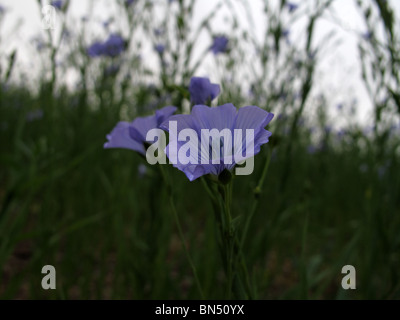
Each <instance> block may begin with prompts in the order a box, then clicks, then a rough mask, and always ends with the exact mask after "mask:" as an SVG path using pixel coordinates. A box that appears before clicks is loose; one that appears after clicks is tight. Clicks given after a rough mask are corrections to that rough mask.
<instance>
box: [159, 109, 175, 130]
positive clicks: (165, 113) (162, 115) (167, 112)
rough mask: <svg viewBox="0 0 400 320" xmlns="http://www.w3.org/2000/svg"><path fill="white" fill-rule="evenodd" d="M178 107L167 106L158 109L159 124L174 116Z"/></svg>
mask: <svg viewBox="0 0 400 320" xmlns="http://www.w3.org/2000/svg"><path fill="white" fill-rule="evenodd" d="M177 109H178V108H177V107H174V106H167V107H164V108H162V109H160V110H157V111H156V118H157V124H158V125H160V124H161V123H163V122H164V121H165V120H167V119H168V118H169V117H170V116H172V115H173V114H174V113H175V112H176V110H177Z"/></svg>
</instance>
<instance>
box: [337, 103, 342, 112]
mask: <svg viewBox="0 0 400 320" xmlns="http://www.w3.org/2000/svg"><path fill="white" fill-rule="evenodd" d="M336 109H338V111H342V110H343V103H339V104H338V105H336Z"/></svg>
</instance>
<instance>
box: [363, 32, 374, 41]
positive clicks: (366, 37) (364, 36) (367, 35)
mask: <svg viewBox="0 0 400 320" xmlns="http://www.w3.org/2000/svg"><path fill="white" fill-rule="evenodd" d="M362 37H363V38H364V40H371V38H372V31H367V32H365V33H363V35H362Z"/></svg>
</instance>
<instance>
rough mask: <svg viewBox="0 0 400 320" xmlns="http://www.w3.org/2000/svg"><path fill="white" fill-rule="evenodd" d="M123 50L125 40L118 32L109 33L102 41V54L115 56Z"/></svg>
mask: <svg viewBox="0 0 400 320" xmlns="http://www.w3.org/2000/svg"><path fill="white" fill-rule="evenodd" d="M124 50H125V40H124V39H123V38H122V37H121V36H120V35H118V34H111V35H110V36H109V37H108V39H107V40H106V41H105V42H104V53H103V54H104V55H106V56H109V57H116V56H118V55H120V54H121V53H122V52H123V51H124Z"/></svg>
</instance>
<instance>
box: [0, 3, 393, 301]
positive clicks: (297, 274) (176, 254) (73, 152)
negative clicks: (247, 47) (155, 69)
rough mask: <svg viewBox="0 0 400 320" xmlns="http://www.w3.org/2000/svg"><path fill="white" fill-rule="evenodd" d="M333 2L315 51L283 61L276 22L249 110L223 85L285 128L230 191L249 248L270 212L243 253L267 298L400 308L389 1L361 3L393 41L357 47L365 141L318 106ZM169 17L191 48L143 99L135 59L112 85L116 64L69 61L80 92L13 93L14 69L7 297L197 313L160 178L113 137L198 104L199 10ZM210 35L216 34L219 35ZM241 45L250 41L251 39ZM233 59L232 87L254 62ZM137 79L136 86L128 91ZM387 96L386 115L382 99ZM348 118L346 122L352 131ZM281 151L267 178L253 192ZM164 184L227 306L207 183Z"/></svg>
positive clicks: (2, 286) (5, 185)
mask: <svg viewBox="0 0 400 320" xmlns="http://www.w3.org/2000/svg"><path fill="white" fill-rule="evenodd" d="M322 2H323V1H320V2H319V3H322ZM330 2H331V1H326V3H324V5H321V4H320V5H318V6H316V7H315V8H314V9H313V11H311V12H308V14H309V16H308V18H307V19H308V20H307V21H308V23H307V27H306V28H305V34H304V38H305V39H306V40H307V39H308V40H309V41H306V43H305V47H304V48H301V49H302V50H303V51H299V49H294V48H293V49H292V48H289V49H286V50H283V49H282V46H284V40H283V39H281V29H282V28H283V26H282V24H281V23H282V22H281V20H279V19H280V18H281V16H279V18H276V19H275V20H273V19H271V24H270V26H269V27H268V30H266V38H265V43H263V44H262V45H261V46H260V48H261V49H263V50H261V52H262V53H261V54H260V56H259V57H258V58H259V61H258V62H257V63H259V64H260V66H262V67H263V68H264V69H262V68H260V70H263V73H262V74H259V75H258V76H257V74H256V73H254V75H253V76H254V77H253V79H255V80H254V86H253V94H252V95H251V96H250V97H249V96H248V95H247V94H246V92H247V91H246V90H243V89H240V87H239V85H238V83H239V84H240V85H245V88H248V87H249V86H250V80H249V81H248V82H245V83H243V79H242V80H240V81H239V80H238V79H237V81H236V80H235V81H233V82H225V81H224V80H221V81H220V84H221V86H222V94H221V96H220V97H219V100H218V102H219V104H223V103H227V102H232V103H234V104H235V105H236V106H243V105H249V104H253V105H258V106H259V107H262V108H265V109H266V110H268V111H271V112H274V113H275V118H274V120H273V121H272V122H271V124H270V125H269V126H268V128H267V129H268V130H269V131H271V132H272V134H273V136H272V138H271V141H270V143H268V144H267V145H265V146H263V148H262V151H261V153H260V154H259V155H258V156H257V157H256V158H255V171H254V173H253V174H252V175H250V176H238V177H235V178H234V187H233V212H232V214H233V216H234V217H239V218H238V219H237V228H238V229H239V233H240V232H241V231H242V230H243V225H244V221H245V219H246V215H247V214H248V213H249V212H250V211H251V208H252V206H253V205H254V203H256V201H258V203H257V210H256V211H255V214H254V217H253V219H252V221H251V224H250V226H249V233H248V237H247V241H246V242H245V244H244V250H243V251H244V253H245V257H246V261H247V266H248V269H249V273H250V278H251V279H250V282H251V284H252V285H253V287H254V291H255V292H256V296H255V298H257V299H265V298H268V299H305V298H308V299H327V298H329V299H336V298H337V299H399V298H400V279H399V277H400V175H399V172H400V161H399V143H400V140H399V132H400V131H399V128H398V127H397V128H396V127H393V122H390V121H389V120H393V119H396V117H397V119H398V115H399V112H398V110H399V109H398V108H400V107H399V105H400V102H399V101H400V100H399V96H400V92H399V86H398V83H399V74H398V70H399V66H398V64H399V57H398V52H400V51H399V50H396V49H395V48H398V47H399V40H398V36H397V38H396V32H395V31H394V30H392V28H393V25H394V22H393V21H392V20H393V17H392V16H391V14H390V12H391V11H390V8H388V7H387V5H386V4H385V3H386V2H384V1H365V2H363V4H362V8H363V9H362V10H360V12H362V13H365V19H366V23H367V25H369V26H370V28H371V29H370V30H374V29H373V28H372V26H371V25H370V19H372V18H371V17H373V15H374V14H375V15H376V17H377V19H378V21H379V22H380V23H381V24H382V26H383V27H384V30H385V32H384V33H385V36H384V39H379V40H378V39H376V38H374V35H373V34H372V35H370V38H369V39H368V41H366V40H365V39H360V50H361V52H363V53H364V56H363V57H364V58H365V59H364V60H362V62H360V63H363V65H364V70H365V73H364V81H365V82H366V83H368V84H369V88H370V91H369V92H370V94H371V99H372V101H373V103H374V106H375V108H374V110H375V112H374V115H375V117H374V127H373V128H372V129H371V130H370V132H368V133H367V132H366V129H364V128H362V127H361V126H360V125H356V124H354V123H356V120H355V121H354V122H352V123H353V124H351V125H348V126H347V127H346V128H345V131H343V132H340V133H338V132H336V131H335V130H334V129H330V127H329V126H330V125H332V123H333V120H330V119H329V117H328V116H327V113H326V111H325V110H326V101H325V100H324V99H320V100H318V101H317V102H316V101H315V100H313V99H312V98H311V95H310V92H311V90H312V88H314V86H315V83H314V67H315V66H316V64H317V63H319V60H318V59H320V58H321V59H323V56H321V57H319V56H318V53H316V52H318V50H317V49H318V48H315V47H314V48H313V47H312V45H311V42H312V41H311V40H310V39H312V37H313V26H314V23H316V21H317V20H318V19H319V17H320V15H321V14H322V13H323V11H324V10H328V9H329V5H330V4H331V3H330ZM282 3H283V4H284V3H285V1H282ZM229 4H230V2H229V1H225V2H224V5H227V6H228V7H229ZM172 5H176V6H180V9H181V10H179V11H177V12H178V13H176V12H175V14H176V15H174V19H176V20H173V19H171V21H173V22H172V27H173V28H176V32H172V33H171V34H172V35H174V36H175V37H177V39H175V40H176V43H174V44H175V45H176V46H178V45H179V46H180V47H179V49H176V51H174V50H175V49H172V47H173V48H177V47H176V46H173V45H172V44H171V48H169V49H168V50H170V51H169V54H170V55H169V56H167V58H170V65H169V67H168V68H165V69H163V68H162V69H161V74H160V77H159V79H158V80H157V81H156V82H155V86H154V87H148V86H147V85H146V83H147V84H148V83H149V81H147V82H146V81H145V80H146V79H147V78H146V70H142V69H141V67H140V65H136V63H139V62H138V61H137V60H135V58H132V59H131V60H129V59H128V61H129V62H126V60H125V62H124V63H125V64H121V67H120V71H118V72H119V73H118V72H117V74H116V75H115V74H114V75H109V74H108V75H107V74H106V73H104V72H102V70H105V68H106V67H107V66H108V64H110V63H111V61H109V60H107V59H108V58H100V60H97V61H96V62H93V61H89V60H90V59H89V58H87V57H86V56H85V54H84V52H83V51H82V50H83V48H77V49H76V48H75V49H74V50H76V52H75V51H71V52H74V55H81V56H83V57H84V62H82V61H81V62H79V60H73V59H72V58H71V57H72V56H68V57H70V58H71V61H69V60H68V61H69V63H71V68H76V69H78V70H79V71H80V72H81V73H80V74H81V77H82V78H81V79H82V81H81V82H80V83H81V86H80V87H79V88H78V89H76V90H74V91H72V92H71V90H67V89H66V87H65V86H64V85H63V84H62V81H61V80H62V73H61V72H59V73H57V68H56V66H55V63H54V68H52V66H44V68H49V69H48V70H50V74H51V76H50V77H49V79H47V78H46V77H43V79H42V81H41V83H40V85H39V88H38V92H34V90H30V89H28V88H27V87H24V86H23V85H22V84H21V85H19V84H12V83H11V82H10V81H9V76H10V72H11V71H12V63H14V62H13V60H14V59H9V60H8V61H9V64H8V65H7V66H8V68H5V69H4V70H3V72H2V74H1V79H2V80H1V81H2V89H1V91H0V297H1V298H3V299H4V298H5V299H14V298H22V299H37V298H40V299H42V298H43V299H72V298H77V299H89V298H91V299H102V298H112V299H186V298H192V299H194V298H200V297H199V294H198V291H197V288H196V285H195V281H194V278H193V274H192V271H191V268H190V265H189V263H188V261H187V259H186V256H185V254H184V251H183V249H182V246H181V243H180V239H179V236H178V233H177V230H176V225H175V223H174V218H173V212H172V210H171V206H170V201H169V199H168V192H169V190H167V188H166V186H165V184H164V183H163V182H162V176H161V173H160V171H159V168H158V167H156V166H154V167H152V166H149V165H147V163H146V161H145V159H143V158H142V157H140V156H139V155H138V154H136V153H135V152H133V151H128V150H120V149H115V150H104V149H103V143H104V142H105V141H106V139H105V135H106V134H107V133H109V132H110V131H111V129H112V128H113V127H114V126H115V124H116V123H117V122H118V121H119V120H120V119H121V115H122V117H124V118H125V119H133V117H135V116H138V115H145V114H149V113H151V112H152V111H153V110H155V109H156V108H159V107H162V106H164V105H167V104H172V105H176V106H178V107H179V108H182V104H183V100H184V99H185V98H186V99H187V98H188V94H187V86H188V83H189V79H190V77H191V76H192V75H194V73H195V71H196V69H195V67H196V65H194V67H191V66H193V64H186V63H187V61H186V60H190V59H189V58H188V57H191V50H192V47H193V43H194V42H195V40H196V39H195V38H188V36H187V35H188V34H189V32H187V31H188V28H189V26H188V24H189V21H190V17H191V15H192V14H193V12H192V11H191V10H193V8H192V7H191V3H190V4H184V3H183V1H176V3H173V4H171V6H172ZM364 6H365V7H364ZM367 7H369V8H370V12H369V13H368V11H367V9H366V8H367ZM282 8H283V6H282ZM121 9H123V8H122V7H121ZM125 9H126V10H128V8H125ZM139 9H140V10H144V11H143V12H145V14H143V16H142V17H136V16H134V14H132V13H131V14H130V15H128V20H129V19H130V20H129V22H130V23H132V25H138V24H140V23H143V25H144V26H147V23H148V22H146V21H145V20H146V18H147V16H146V15H147V14H150V13H149V12H150V11H151V10H152V8H147V6H144V5H143V6H142V7H141V6H140V3H138V4H137V7H136V8H135V11H134V12H137V11H138V10H139ZM146 10H147V11H146ZM270 10H272V9H270ZM283 10H284V9H281V11H282V12H283ZM298 10H300V8H299V9H298ZM179 12H180V13H179ZM266 15H272V13H271V11H267V12H266ZM282 15H283V13H282ZM140 18H142V19H143V21H142V20H140ZM234 18H235V16H234V15H233V14H232V19H234ZM135 19H136V20H135ZM207 19H213V17H212V16H210V17H207ZM282 19H283V18H282ZM145 29H146V28H145ZM203 29H204V30H207V31H209V32H211V30H208V29H209V26H208V25H205V26H202V27H201V30H203ZM173 30H175V29H173ZM149 32H150V31H149ZM205 32H206V31H205ZM195 34H196V33H195ZM211 34H212V33H211ZM227 36H228V37H230V36H231V35H230V34H228V35H227ZM247 36H248V35H247ZM234 37H236V38H235V39H233V38H234ZM250 38H251V37H250ZM232 39H233V40H230V41H237V42H240V41H243V43H249V42H251V41H250V40H248V39H249V38H248V37H245V36H244V35H243V34H240V36H239V30H238V29H233V31H232ZM278 44H280V45H278ZM130 45H131V46H132V43H131V44H130ZM321 45H322V44H321ZM78 47H79V46H78ZM237 47H238V48H239V47H240V46H239V45H238V46H237ZM317 47H318V46H317ZM71 48H72V46H71ZM235 48H236V47H235V46H232V47H231V51H230V52H229V53H226V57H224V58H226V59H225V60H224V58H222V59H220V57H218V59H220V60H219V67H220V68H221V69H222V70H224V72H226V75H229V76H231V77H233V79H235V78H234V76H235V74H236V69H235V68H237V66H239V65H240V63H239V61H240V60H241V57H240V53H239V52H237V51H235ZM59 49H60V48H58V47H51V48H48V50H47V51H44V52H43V55H46V54H49V57H53V54H57V52H58V50H59ZM60 50H61V49H60ZM71 50H72V49H71ZM79 50H80V51H79ZM311 51H313V52H314V53H315V56H314V57H313V58H312V59H310V57H309V54H310V52H311ZM59 53H62V52H61V51H59ZM124 54H125V55H126V56H128V55H129V54H130V53H129V52H126V53H124ZM396 55H397V56H396ZM276 57H280V58H279V59H283V60H284V61H285V64H282V65H283V67H282V68H281V69H280V70H279V75H280V76H279V77H277V78H276V79H274V84H275V86H274V87H271V86H269V83H268V80H267V76H266V74H269V75H270V76H271V74H273V73H274V72H277V71H276V70H274V69H270V68H272V67H271V65H274V63H273V62H274V61H276V60H274V59H278V58H276ZM295 57H296V59H295ZM159 58H160V60H161V57H159ZM85 59H86V60H85ZM52 61H53V62H54V57H53V60H52V59H50V64H52V63H51V62H52ZM117 62H118V58H113V63H117ZM74 63H75V64H74ZM80 63H81V64H80ZM295 65H296V66H297V68H294V67H293V66H295ZM178 66H179V67H178ZM235 66H236V67H235ZM91 68H92V69H91ZM8 70H10V71H8ZM98 70H101V71H100V72H99V71H98ZM121 70H122V71H121ZM127 70H130V72H131V74H133V75H134V76H135V77H134V80H133V81H131V79H129V78H127V77H124V75H125V73H124V72H123V71H127ZM371 70H373V71H371ZM370 72H372V73H373V75H374V76H373V77H368V74H370ZM396 72H397V73H396ZM250 73H251V72H250ZM157 75H158V74H157ZM282 75H286V76H287V77H289V76H290V77H293V79H295V80H296V84H295V83H294V81H293V83H291V82H290V81H287V77H283V76H282ZM257 77H259V79H263V81H264V80H265V81H264V82H263V81H261V80H257ZM60 79H61V80H60ZM137 79H139V80H141V81H138V80H137ZM380 79H381V80H380ZM246 81H247V80H246ZM271 81H272V80H271ZM374 81H375V82H374ZM396 84H397V85H396ZM298 92H300V93H299V94H297V93H298ZM377 92H379V94H377ZM283 93H284V98H282V94H283ZM322 94H323V92H322ZM381 95H385V98H386V100H384V102H382V100H378V97H379V96H381ZM149 105H152V108H150V109H149V108H147V109H146V108H145V106H149ZM349 105H350V104H349V103H346V104H345V105H344V109H343V111H341V112H342V113H343V115H344V117H347V118H350V117H351V113H350V111H348V110H349V108H350V106H349ZM38 110H41V111H38ZM307 110H310V112H308V111H307ZM312 111H313V112H312ZM32 112H33V113H32ZM279 114H284V116H281V117H278V115H279ZM397 121H398V120H397ZM397 123H398V122H397ZM310 129H312V130H310ZM313 130H314V131H313ZM269 152H271V154H272V157H271V163H270V166H269V170H268V173H267V176H266V179H265V181H264V183H263V185H262V187H261V188H256V187H257V184H258V182H259V178H260V176H261V173H262V170H263V168H264V164H265V161H267V155H268V153H269ZM143 165H145V166H146V167H147V170H146V172H143V171H144V170H143ZM165 169H166V170H167V171H168V173H169V175H170V177H171V179H172V195H173V198H174V202H175V205H176V208H177V212H178V214H179V217H180V220H181V224H182V229H183V233H184V235H185V237H186V240H187V247H188V250H189V252H190V254H191V257H192V259H193V262H194V265H195V266H196V268H197V272H198V276H199V280H200V283H201V284H202V287H203V290H204V296H205V297H206V298H208V299H220V298H223V297H224V296H225V281H226V279H225V277H224V273H223V269H222V264H221V259H220V255H219V252H218V247H217V243H216V226H215V221H214V216H213V212H212V206H211V202H210V201H209V199H208V196H207V193H206V192H205V191H204V189H203V186H202V184H201V182H200V181H194V182H189V181H188V180H187V178H186V177H185V176H184V174H183V173H181V172H180V171H178V170H176V169H174V168H172V167H171V166H168V167H166V168H165ZM47 264H50V265H53V266H54V267H55V268H56V270H57V289H56V290H48V291H45V290H43V289H42V288H41V279H42V277H43V275H42V274H41V269H42V267H43V266H44V265H47ZM348 264H349V265H353V266H354V267H355V268H356V271H357V289H356V290H347V291H345V290H343V289H342V288H341V280H342V277H343V276H344V275H342V274H341V269H342V267H343V266H344V265H348Z"/></svg>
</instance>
